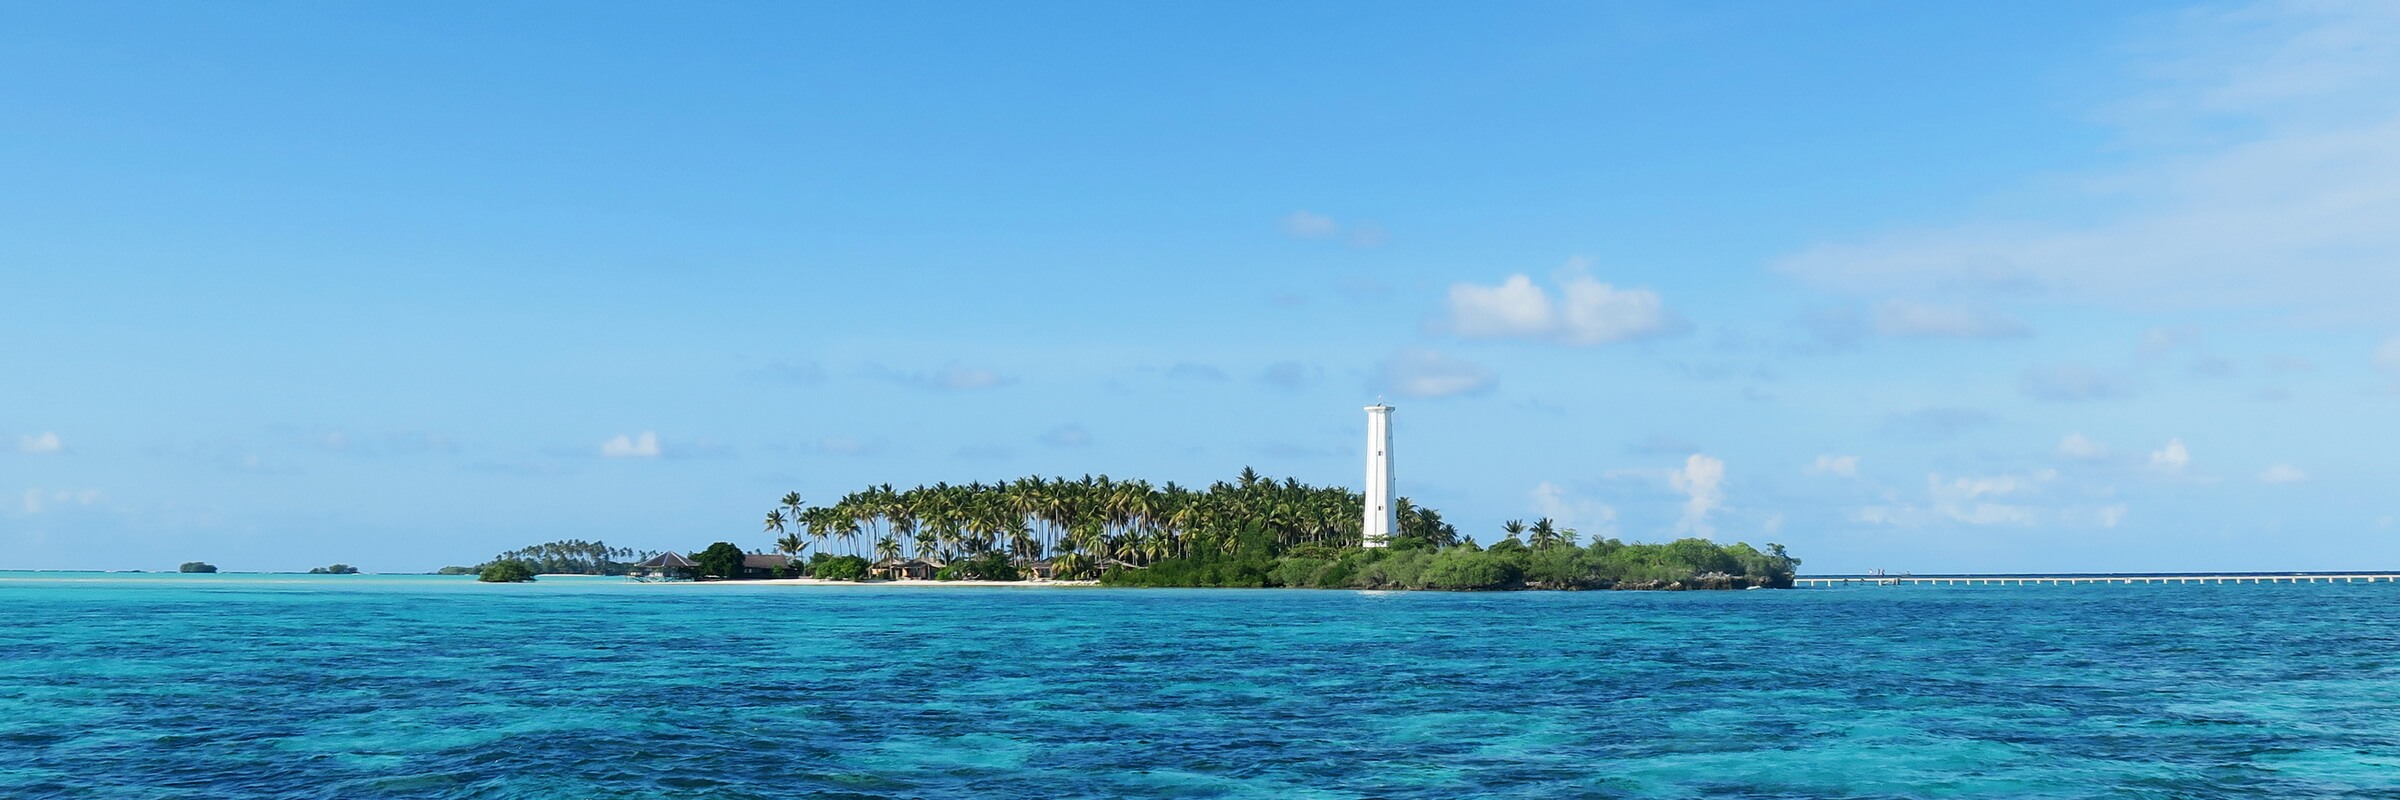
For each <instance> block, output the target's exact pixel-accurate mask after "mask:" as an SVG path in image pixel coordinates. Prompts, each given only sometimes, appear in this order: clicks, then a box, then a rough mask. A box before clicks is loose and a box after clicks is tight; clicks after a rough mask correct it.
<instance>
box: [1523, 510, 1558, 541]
mask: <svg viewBox="0 0 2400 800" xmlns="http://www.w3.org/2000/svg"><path fill="white" fill-rule="evenodd" d="M1531 530H1532V531H1533V534H1532V535H1531V536H1529V537H1527V538H1528V539H1529V540H1530V542H1529V543H1530V544H1532V545H1533V546H1534V548H1535V549H1540V548H1544V547H1553V546H1556V545H1557V544H1558V526H1557V525H1553V524H1551V522H1550V518H1549V517H1543V518H1541V519H1537V520H1534V521H1533V528H1531Z"/></svg>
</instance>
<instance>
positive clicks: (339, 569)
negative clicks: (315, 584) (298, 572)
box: [308, 564, 358, 575]
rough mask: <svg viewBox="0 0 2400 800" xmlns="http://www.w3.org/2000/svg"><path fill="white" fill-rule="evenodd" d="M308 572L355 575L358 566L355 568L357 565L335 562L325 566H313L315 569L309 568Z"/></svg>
mask: <svg viewBox="0 0 2400 800" xmlns="http://www.w3.org/2000/svg"><path fill="white" fill-rule="evenodd" d="M308 574H310V575H356V574H358V568H357V567H353V566H350V565H348V564H335V565H332V566H327V567H317V568H315V569H311V570H309V571H308Z"/></svg>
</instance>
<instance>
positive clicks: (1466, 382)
mask: <svg viewBox="0 0 2400 800" xmlns="http://www.w3.org/2000/svg"><path fill="white" fill-rule="evenodd" d="M1381 372H1382V378H1383V380H1382V381H1381V383H1383V385H1384V386H1385V387H1387V388H1388V389H1389V390H1390V391H1391V392H1393V393H1394V394H1399V395H1402V396H1405V397H1449V396H1452V395H1461V394H1472V393H1475V392H1481V391H1485V390H1487V389H1490V388H1492V385H1493V383H1494V382H1495V379H1494V378H1493V377H1492V372H1491V370H1487V369H1484V368H1483V367H1482V366H1481V365H1478V364H1475V363H1472V362H1469V361H1464V360H1461V359H1457V358H1453V357H1450V356H1446V355H1442V354H1441V353H1438V352H1435V351H1432V350H1423V349H1416V350H1403V351H1400V353H1398V354H1397V355H1394V356H1392V358H1391V360H1389V361H1385V362H1384V363H1383V367H1382V369H1381Z"/></svg>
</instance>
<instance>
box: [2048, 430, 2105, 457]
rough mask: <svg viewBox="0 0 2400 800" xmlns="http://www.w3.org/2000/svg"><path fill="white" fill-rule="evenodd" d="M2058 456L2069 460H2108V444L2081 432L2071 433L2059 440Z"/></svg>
mask: <svg viewBox="0 0 2400 800" xmlns="http://www.w3.org/2000/svg"><path fill="white" fill-rule="evenodd" d="M2058 457H2059V458H2063V459H2066V460H2068V461H2086V462H2089V461H2106V460H2108V445H2104V444H2101V443H2099V442H2098V441H2095V440H2093V439H2092V438H2091V437H2089V436H2085V435H2083V434H2080V433H2070V434H2067V435H2066V437H2065V438H2062V439H2059V440H2058Z"/></svg>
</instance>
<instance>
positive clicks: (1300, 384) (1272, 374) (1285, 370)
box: [1258, 361, 1325, 392]
mask: <svg viewBox="0 0 2400 800" xmlns="http://www.w3.org/2000/svg"><path fill="white" fill-rule="evenodd" d="M1324 375H1325V372H1324V370H1320V369H1317V366H1316V365H1315V364H1309V363H1306V362H1301V361H1278V362H1275V363H1273V364H1269V365H1267V368H1266V370H1265V371H1262V372H1260V373H1259V375H1258V379H1259V380H1260V381H1262V382H1264V383H1266V384H1267V385H1268V386H1273V387H1275V388H1277V389H1282V390H1284V391H1287V392H1297V391H1300V390H1301V389H1305V388H1308V387H1309V386H1310V385H1312V384H1315V383H1316V382H1317V380H1318V379H1320V378H1323V377H1324Z"/></svg>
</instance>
